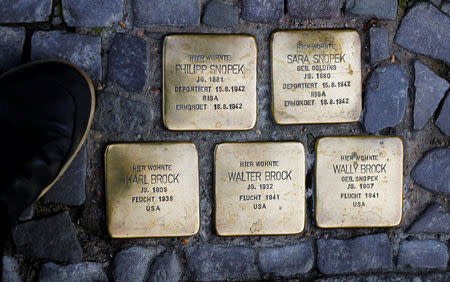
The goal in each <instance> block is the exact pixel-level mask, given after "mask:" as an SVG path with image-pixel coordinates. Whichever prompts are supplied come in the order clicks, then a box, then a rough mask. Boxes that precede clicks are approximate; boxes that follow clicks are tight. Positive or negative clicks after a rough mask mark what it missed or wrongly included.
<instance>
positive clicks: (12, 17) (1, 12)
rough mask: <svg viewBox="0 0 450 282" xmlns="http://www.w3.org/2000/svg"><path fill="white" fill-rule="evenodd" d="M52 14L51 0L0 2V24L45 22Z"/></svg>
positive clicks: (8, 0)
mask: <svg viewBox="0 0 450 282" xmlns="http://www.w3.org/2000/svg"><path fill="white" fill-rule="evenodd" d="M51 13H52V0H26V1H23V0H22V1H18V0H2V1H0V23H31V22H45V21H47V20H48V19H49V18H50V15H51Z"/></svg>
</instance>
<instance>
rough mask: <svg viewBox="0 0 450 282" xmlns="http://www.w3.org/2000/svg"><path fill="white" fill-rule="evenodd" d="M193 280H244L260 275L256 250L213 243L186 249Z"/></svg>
mask: <svg viewBox="0 0 450 282" xmlns="http://www.w3.org/2000/svg"><path fill="white" fill-rule="evenodd" d="M186 259H187V267H188V270H189V271H190V274H191V275H190V277H189V278H190V279H191V280H192V279H193V280H227V279H234V280H239V279H241V280H243V279H251V278H257V277H259V271H258V268H257V267H256V264H255V262H256V261H255V259H256V258H255V254H254V252H253V251H252V250H251V249H249V248H245V247H219V246H214V245H211V244H203V245H200V246H192V247H188V248H187V249H186Z"/></svg>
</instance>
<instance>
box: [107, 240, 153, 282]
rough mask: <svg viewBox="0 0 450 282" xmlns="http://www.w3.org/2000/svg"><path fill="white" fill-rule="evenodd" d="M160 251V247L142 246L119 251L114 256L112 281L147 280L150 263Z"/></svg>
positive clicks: (137, 281)
mask: <svg viewBox="0 0 450 282" xmlns="http://www.w3.org/2000/svg"><path fill="white" fill-rule="evenodd" d="M161 251H162V249H161V248H143V247H131V248H129V249H126V250H122V251H120V252H119V253H118V254H117V255H116V257H115V258H114V264H113V278H114V281H116V282H127V281H136V282H139V281H147V280H146V277H148V269H149V267H150V264H151V262H152V260H153V259H154V258H155V257H156V256H157V255H158V254H159V253H161Z"/></svg>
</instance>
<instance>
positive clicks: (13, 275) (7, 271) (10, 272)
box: [1, 256, 22, 282]
mask: <svg viewBox="0 0 450 282" xmlns="http://www.w3.org/2000/svg"><path fill="white" fill-rule="evenodd" d="M18 270H19V264H18V263H17V261H16V260H15V259H14V258H12V257H7V256H4V257H3V271H2V279H1V281H3V282H20V281H22V279H20V277H19V274H18V273H17V272H18Z"/></svg>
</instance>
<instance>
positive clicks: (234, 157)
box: [215, 142, 305, 236]
mask: <svg viewBox="0 0 450 282" xmlns="http://www.w3.org/2000/svg"><path fill="white" fill-rule="evenodd" d="M215 200H216V211H215V216H216V230H217V234H219V235H221V236H232V235H276V234H297V233H300V232H302V231H303V229H304V226H305V152H304V148H303V145H302V144H301V143H298V142H269V143H223V144H219V145H217V146H216V150H215Z"/></svg>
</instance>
